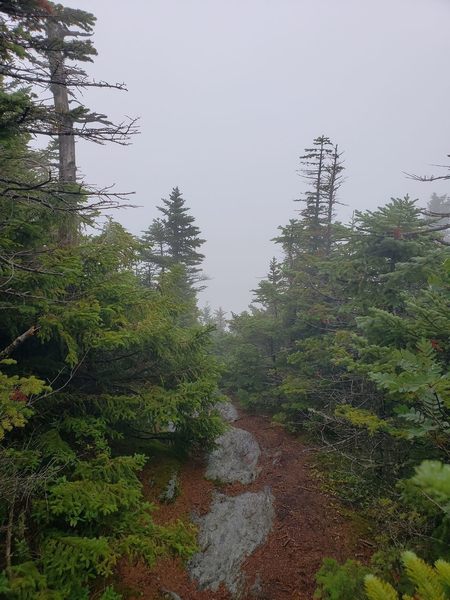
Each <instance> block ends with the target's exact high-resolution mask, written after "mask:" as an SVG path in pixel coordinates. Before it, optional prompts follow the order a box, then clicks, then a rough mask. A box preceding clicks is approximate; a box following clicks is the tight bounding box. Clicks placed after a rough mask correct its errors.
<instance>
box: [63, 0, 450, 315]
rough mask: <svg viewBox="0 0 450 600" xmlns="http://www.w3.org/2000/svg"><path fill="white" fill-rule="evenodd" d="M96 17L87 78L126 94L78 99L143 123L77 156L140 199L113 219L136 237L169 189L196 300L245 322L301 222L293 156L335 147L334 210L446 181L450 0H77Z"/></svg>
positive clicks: (85, 167) (344, 213) (90, 173)
mask: <svg viewBox="0 0 450 600" xmlns="http://www.w3.org/2000/svg"><path fill="white" fill-rule="evenodd" d="M65 3H66V4H67V5H69V6H73V7H77V8H82V9H85V10H88V11H92V12H94V13H95V15H96V16H97V18H98V23H97V28H96V35H95V38H94V43H95V45H96V47H97V50H98V52H99V57H98V58H97V60H96V61H95V63H94V64H93V65H92V66H88V71H89V73H90V74H92V75H93V76H94V77H95V78H96V79H103V80H108V81H110V82H116V81H125V82H126V83H127V85H128V88H129V92H128V93H120V92H113V91H94V92H90V93H87V94H85V100H86V102H87V103H88V104H89V105H90V106H91V107H92V108H94V109H96V110H97V111H98V112H103V113H107V114H108V115H110V116H111V117H113V118H114V119H115V120H120V119H121V117H122V116H123V115H131V116H140V127H141V134H140V135H139V136H137V137H136V138H135V139H134V141H133V145H132V146H131V147H127V148H122V147H111V146H108V147H101V146H95V145H86V144H83V145H80V146H79V158H78V161H79V164H80V167H81V170H82V172H83V173H84V174H85V175H86V180H87V181H88V182H89V183H95V184H97V185H106V184H110V183H115V184H116V188H117V190H118V191H129V190H134V191H136V196H135V197H134V199H133V202H134V203H135V204H138V205H140V207H139V208H135V209H127V210H122V211H119V212H117V213H115V215H114V217H115V218H116V219H117V220H119V221H120V222H121V223H123V224H124V225H125V226H126V227H127V228H128V229H130V230H131V231H132V232H133V233H135V234H139V233H140V232H141V231H142V230H143V229H145V228H146V227H147V226H148V225H149V224H150V222H151V221H152V219H153V218H154V217H156V216H157V210H156V206H157V205H158V204H159V203H160V199H161V197H167V196H168V194H169V193H170V190H171V189H172V187H174V186H177V185H178V186H179V187H180V188H181V190H182V192H183V194H184V197H185V198H186V200H187V204H188V206H189V207H190V208H191V210H192V213H193V214H194V215H195V217H196V219H197V224H198V225H199V227H200V228H201V230H202V234H203V237H205V238H206V239H207V240H208V241H207V244H205V245H204V246H203V249H204V253H205V254H206V261H205V263H204V268H205V271H206V273H207V274H208V275H209V277H210V278H211V280H210V281H209V283H208V289H207V290H206V291H205V292H204V293H203V294H202V297H201V303H204V302H206V301H208V302H209V303H210V304H211V305H212V307H218V306H222V307H223V308H224V309H225V310H226V311H231V310H232V311H234V312H238V311H241V310H243V309H244V308H245V307H246V306H247V304H248V303H249V301H250V300H251V293H250V290H251V289H252V288H254V287H256V285H257V284H258V281H259V279H260V278H261V277H263V276H264V275H265V274H266V271H267V266H268V262H269V260H270V258H271V256H273V255H274V254H275V252H276V248H275V247H274V245H273V244H272V243H271V242H270V239H271V238H272V237H274V236H275V235H276V233H277V227H278V226H279V225H281V224H285V223H286V222H287V221H288V219H289V218H291V217H293V216H295V210H297V209H298V208H299V205H298V204H295V203H294V202H293V200H294V199H295V198H298V197H299V196H300V195H301V193H302V192H303V191H304V189H305V186H304V184H303V182H302V180H301V179H300V177H299V176H298V174H297V172H296V171H297V169H298V166H299V164H298V157H299V155H300V154H302V152H303V149H304V147H305V146H309V145H310V144H311V141H312V139H313V138H314V137H317V136H319V135H321V134H325V135H327V136H329V137H330V138H331V139H332V140H333V141H334V142H335V143H338V144H339V146H340V148H341V149H343V150H344V151H345V160H346V177H347V180H346V182H345V184H344V186H343V187H342V188H341V193H340V200H341V201H342V202H345V203H346V204H347V205H348V206H347V207H343V208H342V210H341V212H340V217H341V218H342V219H347V218H348V217H349V216H350V215H351V212H352V210H353V209H355V208H359V209H362V208H375V207H376V206H378V205H380V204H383V203H384V202H385V201H387V200H389V198H390V197H391V196H403V195H405V194H406V193H410V194H411V195H412V196H414V197H419V198H421V200H422V202H423V204H425V202H426V201H427V199H428V198H429V196H430V195H431V193H432V192H433V191H436V192H438V193H446V192H449V193H450V185H448V184H447V185H444V184H441V185H438V184H429V183H427V184H425V183H415V182H412V181H410V180H408V179H406V177H405V176H404V175H403V172H404V171H407V172H414V173H419V174H423V173H428V174H429V173H436V172H437V171H438V169H436V168H435V167H432V166H431V165H432V164H436V163H439V164H442V163H445V162H446V155H447V154H448V153H450V114H449V113H450V102H449V99H450V77H449V75H448V70H449V59H450V36H449V27H450V0H370V1H369V0H129V1H128V2H119V1H118V0H96V1H94V2H93V1H92V0H73V2H70V1H69V0H66V2H65Z"/></svg>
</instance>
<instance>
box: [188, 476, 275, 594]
mask: <svg viewBox="0 0 450 600" xmlns="http://www.w3.org/2000/svg"><path fill="white" fill-rule="evenodd" d="M273 517H274V508H273V496H272V493H271V491H270V489H269V488H265V489H264V490H262V491H261V492H257V493H254V492H246V493H244V494H241V495H239V496H225V495H224V494H218V495H217V496H216V498H215V500H214V502H213V504H212V506H211V510H210V512H209V513H208V514H207V515H205V516H204V517H201V518H199V519H198V526H199V538H198V543H199V546H200V551H199V552H198V553H197V554H195V555H194V556H193V558H192V559H191V561H190V562H189V565H188V569H189V573H190V575H191V577H192V578H193V579H196V580H197V582H198V585H199V587H200V588H202V589H206V588H207V589H211V590H213V591H215V590H217V589H218V588H219V586H220V584H221V583H223V584H224V585H225V586H226V587H227V588H228V590H229V591H230V593H231V594H232V596H233V598H239V597H241V593H242V589H243V587H244V584H245V580H244V576H243V574H242V571H241V566H242V563H243V561H244V559H245V558H246V557H247V556H249V555H250V554H251V553H252V552H253V551H254V550H255V549H256V548H257V547H258V546H259V545H260V544H262V543H263V542H264V541H265V539H266V537H267V535H268V533H269V531H270V529H271V526H272V520H273Z"/></svg>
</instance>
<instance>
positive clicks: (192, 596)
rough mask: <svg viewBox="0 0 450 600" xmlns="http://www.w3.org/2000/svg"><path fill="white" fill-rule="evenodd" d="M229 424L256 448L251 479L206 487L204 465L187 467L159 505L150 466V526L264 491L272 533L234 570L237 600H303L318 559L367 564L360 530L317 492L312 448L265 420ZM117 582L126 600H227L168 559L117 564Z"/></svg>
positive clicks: (146, 475)
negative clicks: (220, 499)
mask: <svg viewBox="0 0 450 600" xmlns="http://www.w3.org/2000/svg"><path fill="white" fill-rule="evenodd" d="M233 425H235V426H236V427H239V428H240V429H244V430H246V431H249V432H250V433H252V434H253V436H254V437H255V438H256V440H257V441H258V443H259V445H260V448H261V456H260V458H259V468H260V473H259V475H258V477H257V478H256V480H255V481H253V482H252V483H250V484H247V485H244V484H240V483H235V484H219V483H212V482H211V481H207V480H206V479H205V477H204V474H205V468H206V464H205V462H204V461H203V460H201V459H197V460H190V461H189V462H187V463H186V464H184V465H183V466H182V467H181V470H180V473H179V490H180V494H179V496H178V497H177V498H176V499H175V501H174V502H173V503H171V504H164V503H162V502H159V501H158V498H159V494H160V493H161V490H160V489H158V486H155V485H154V482H155V480H156V479H157V478H158V473H160V469H161V466H159V467H156V466H153V465H152V463H151V461H150V463H149V465H148V467H147V468H146V469H145V470H144V472H143V482H144V485H145V490H146V494H147V496H148V498H149V500H151V501H152V502H156V503H158V504H159V505H160V508H159V510H158V511H157V512H156V513H155V520H156V521H157V522H159V523H168V522H171V521H173V520H176V519H180V518H181V519H185V520H190V519H191V517H192V514H197V515H205V514H207V513H208V511H209V509H210V506H211V503H212V501H213V497H214V494H215V493H216V492H220V493H221V494H226V495H227V496H237V495H240V494H243V493H244V492H260V491H261V490H263V489H265V488H267V487H268V488H270V490H271V493H272V495H273V498H274V508H275V517H274V520H273V524H272V530H271V532H270V534H269V535H268V537H267V538H266V539H265V541H264V542H263V544H262V545H261V546H259V547H258V548H256V549H255V550H254V551H253V553H252V554H251V555H250V556H249V557H248V558H247V559H246V560H245V561H244V563H243V565H242V572H243V575H244V577H245V581H246V584H245V590H244V592H243V595H242V596H241V597H242V598H244V599H245V598H248V599H252V598H254V599H260V600H311V599H312V597H313V594H314V589H315V582H314V574H315V573H316V571H317V570H318V568H319V567H320V565H321V562H322V558H324V557H326V556H327V557H332V558H336V559H338V560H339V561H345V559H347V558H359V559H362V560H364V559H365V558H366V557H367V555H368V548H367V543H366V542H365V540H363V539H361V537H360V536H361V535H362V534H361V529H360V528H359V527H358V526H357V525H356V524H355V521H354V520H352V519H351V518H350V517H349V513H348V511H347V510H345V509H344V508H343V507H342V506H341V505H340V504H339V502H338V501H337V500H336V499H335V498H333V497H332V496H331V495H330V494H329V493H327V492H325V491H324V490H323V486H322V485H321V480H320V477H318V475H317V471H316V469H315V467H314V457H315V454H316V453H315V451H314V450H315V449H314V448H311V446H309V445H308V444H305V443H304V442H303V441H302V440H300V439H298V438H296V437H294V436H292V435H290V434H289V433H288V432H286V431H285V430H284V429H283V428H282V427H280V426H278V425H274V424H272V423H271V421H270V419H269V418H268V417H265V416H255V415H251V414H246V413H245V412H242V411H240V413H239V419H238V420H237V421H236V422H234V423H233ZM172 469H173V465H171V469H170V470H172ZM118 576H119V579H120V582H121V586H120V587H121V591H122V592H123V593H124V594H125V596H126V597H128V598H129V599H130V600H132V599H133V600H134V599H138V598H144V599H146V600H157V599H162V598H164V597H166V598H170V597H172V598H176V596H165V591H166V590H169V591H170V592H173V593H175V594H178V596H179V597H180V598H181V599H182V600H225V599H230V598H231V596H230V593H229V592H228V591H227V590H226V589H225V588H224V587H223V586H222V587H221V588H220V589H219V590H217V591H212V590H199V589H198V588H197V585H196V583H195V582H193V581H192V580H191V579H190V577H189V575H188V573H187V570H186V569H185V567H184V566H183V565H182V563H181V562H180V561H178V560H175V559H164V560H161V561H160V562H159V563H158V564H157V565H156V567H155V568H154V569H152V570H150V569H148V567H146V566H144V565H143V564H135V565H130V564H127V563H125V562H124V563H122V564H121V565H120V570H119V573H118Z"/></svg>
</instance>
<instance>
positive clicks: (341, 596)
mask: <svg viewBox="0 0 450 600" xmlns="http://www.w3.org/2000/svg"><path fill="white" fill-rule="evenodd" d="M368 573H369V569H368V568H367V567H364V566H363V565H361V564H360V563H358V562H357V561H354V560H348V561H347V562H346V563H345V564H343V565H339V563H338V562H337V561H336V560H334V559H332V558H325V559H324V561H323V564H322V567H321V568H320V569H319V571H318V572H317V573H316V583H317V588H316V592H315V594H314V598H321V599H322V600H348V599H349V598H352V600H364V599H365V594H364V578H365V577H366V576H367V574H368Z"/></svg>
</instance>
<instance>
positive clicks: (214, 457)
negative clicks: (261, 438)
mask: <svg viewBox="0 0 450 600" xmlns="http://www.w3.org/2000/svg"><path fill="white" fill-rule="evenodd" d="M216 444H217V447H216V448H215V449H214V450H213V451H212V452H211V454H210V455H209V457H208V465H207V468H206V474H205V476H206V478H207V479H212V480H216V481H220V482H222V483H236V482H239V483H243V484H248V483H251V482H252V481H254V480H255V478H256V476H257V474H258V459H259V456H260V454H261V451H260V448H259V444H258V442H257V441H256V439H255V438H254V437H253V435H252V434H251V433H249V432H248V431H246V430H245V429H238V428H236V427H231V428H230V429H229V430H228V431H226V432H225V433H224V434H222V435H221V436H220V437H218V438H217V440H216Z"/></svg>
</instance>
